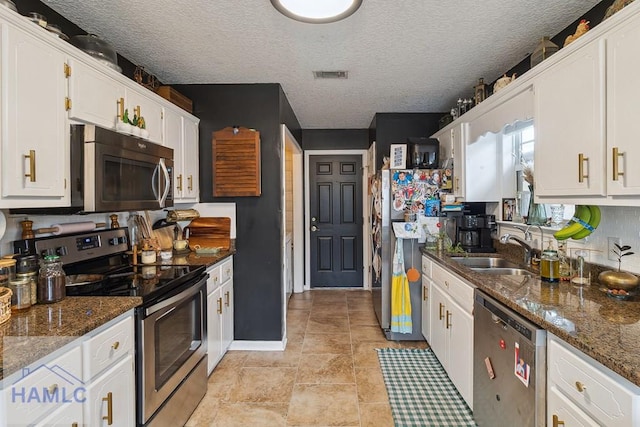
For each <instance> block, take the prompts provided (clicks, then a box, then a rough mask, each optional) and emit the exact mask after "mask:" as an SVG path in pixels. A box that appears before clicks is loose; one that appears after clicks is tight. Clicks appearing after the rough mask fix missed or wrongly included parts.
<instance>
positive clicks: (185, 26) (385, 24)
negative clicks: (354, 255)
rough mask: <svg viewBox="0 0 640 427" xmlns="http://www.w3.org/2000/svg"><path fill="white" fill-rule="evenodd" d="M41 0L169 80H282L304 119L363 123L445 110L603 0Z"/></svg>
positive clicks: (334, 125) (311, 125)
mask: <svg viewBox="0 0 640 427" xmlns="http://www.w3.org/2000/svg"><path fill="white" fill-rule="evenodd" d="M42 1H43V3H45V4H47V5H48V6H50V7H51V8H53V9H54V10H56V11H57V12H59V13H61V14H62V15H64V16H65V17H67V18H68V19H69V20H71V21H73V22H74V23H76V24H77V25H79V26H80V27H82V28H84V29H85V30H86V31H88V32H92V33H96V34H98V35H100V36H101V37H103V38H105V39H106V40H108V41H109V42H110V43H112V44H113V46H114V47H115V48H116V50H117V51H118V53H120V54H121V55H123V56H125V57H126V58H128V59H129V60H131V61H132V62H133V63H135V64H138V65H142V66H144V67H145V69H146V70H147V71H149V72H150V73H152V74H154V75H156V76H157V77H158V78H159V79H160V80H161V81H163V82H165V83H174V84H189V83H280V84H281V85H282V87H283V89H284V92H285V93H286V95H287V98H288V99H289V102H290V103H291V106H292V107H293V110H294V112H295V113H296V116H297V117H298V120H299V121H300V124H301V126H302V128H304V129H350V128H359V129H362V128H367V127H369V124H370V123H371V120H372V118H373V116H374V114H375V113H376V112H441V111H448V110H449V109H450V108H451V107H452V106H453V104H454V103H455V100H456V99H457V98H459V97H461V96H462V97H471V96H472V93H473V89H472V87H473V85H474V84H475V83H476V81H477V79H478V78H479V77H484V79H485V81H493V80H495V79H496V78H497V77H499V76H500V75H501V74H502V73H503V72H504V71H505V70H508V69H509V68H511V67H513V66H514V65H516V64H517V63H518V62H520V61H521V60H522V59H523V58H525V57H526V55H527V54H529V53H531V51H532V50H533V49H534V47H535V45H536V43H537V41H538V40H539V39H540V37H542V36H543V35H549V36H552V35H555V34H557V33H559V32H560V31H561V30H562V29H564V28H565V27H567V26H568V25H569V24H571V23H572V22H573V21H574V20H575V19H577V18H578V17H579V16H581V15H582V14H584V13H585V12H586V11H588V10H589V9H591V8H592V7H593V6H594V5H595V4H597V3H598V1H599V0H563V1H558V0H537V1H535V2H532V1H531V0H508V1H504V0H483V1H481V2H478V1H477V0H458V1H455V2H451V1H442V0H401V1H389V0H364V1H363V4H362V6H361V7H360V9H359V10H358V11H357V12H356V14H355V15H353V16H351V17H349V18H347V19H345V20H342V21H340V22H336V23H332V24H305V23H301V22H297V21H293V20H291V19H288V18H286V17H285V16H283V15H281V14H280V13H279V12H277V11H276V10H275V9H274V8H273V7H272V6H271V2H270V1H269V0H188V1H187V0H182V1H176V0H135V1H129V0H127V1H124V0H113V1H104V0H84V1H81V2H79V1H77V0H42ZM315 70H347V71H348V72H349V78H348V79H347V80H316V79H314V77H313V71H315Z"/></svg>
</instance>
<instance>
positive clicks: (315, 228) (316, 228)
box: [311, 225, 320, 231]
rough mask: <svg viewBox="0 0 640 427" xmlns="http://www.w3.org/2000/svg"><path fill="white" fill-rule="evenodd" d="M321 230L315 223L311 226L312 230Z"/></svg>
mask: <svg viewBox="0 0 640 427" xmlns="http://www.w3.org/2000/svg"><path fill="white" fill-rule="evenodd" d="M318 230H320V229H319V228H318V227H316V226H315V225H312V226H311V231H318Z"/></svg>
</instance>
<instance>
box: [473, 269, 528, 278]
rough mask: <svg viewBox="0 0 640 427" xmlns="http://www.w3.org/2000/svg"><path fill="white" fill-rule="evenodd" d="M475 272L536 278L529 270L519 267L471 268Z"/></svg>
mask: <svg viewBox="0 0 640 427" xmlns="http://www.w3.org/2000/svg"><path fill="white" fill-rule="evenodd" d="M471 269H472V270H473V271H477V272H478V273H483V274H499V275H503V276H535V273H532V272H531V271H529V270H525V269H524V268H519V267H515V268H514V267H489V268H473V267H472V268H471Z"/></svg>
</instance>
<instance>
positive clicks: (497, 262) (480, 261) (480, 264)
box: [451, 257, 526, 271]
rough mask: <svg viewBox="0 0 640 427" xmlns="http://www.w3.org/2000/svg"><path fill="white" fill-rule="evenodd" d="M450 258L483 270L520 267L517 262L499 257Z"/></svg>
mask: <svg viewBox="0 0 640 427" xmlns="http://www.w3.org/2000/svg"><path fill="white" fill-rule="evenodd" d="M451 259H452V260H453V261H455V262H457V263H460V264H462V265H465V266H467V267H469V268H471V269H473V270H476V269H478V270H483V269H488V268H515V269H519V268H520V266H519V265H518V264H516V263H513V262H511V261H507V260H506V259H504V258H500V257H451ZM525 271H526V270H525Z"/></svg>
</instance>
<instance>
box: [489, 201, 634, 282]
mask: <svg viewBox="0 0 640 427" xmlns="http://www.w3.org/2000/svg"><path fill="white" fill-rule="evenodd" d="M600 210H601V212H602V220H601V222H600V225H599V226H598V228H597V229H596V230H595V231H594V232H593V233H592V234H591V235H590V236H589V237H587V238H586V239H584V240H582V241H575V240H572V239H569V240H568V241H567V242H568V247H569V248H586V249H592V250H594V251H593V252H591V260H590V261H591V262H592V263H594V264H601V265H605V266H610V267H616V268H617V266H618V262H617V261H611V260H609V259H608V258H609V253H608V244H609V242H608V237H619V238H620V242H621V244H623V245H629V246H631V248H632V250H633V252H635V254H634V255H630V256H626V257H624V258H623V259H622V269H623V270H626V271H630V272H632V273H637V274H640V208H638V207H618V206H601V207H600ZM522 225H523V224H520V225H519V226H522ZM530 230H531V231H532V232H533V235H534V239H535V241H534V242H533V243H534V244H535V245H536V247H539V246H540V240H539V239H540V232H539V231H538V228H537V227H532V228H531V229H530ZM512 231H513V229H511V227H509V225H508V224H505V223H501V224H500V230H499V232H500V235H502V234H504V233H505V232H512ZM553 232H554V231H553V230H551V229H545V230H544V240H545V247H546V246H547V244H546V242H548V240H549V239H553ZM513 233H514V234H516V235H521V234H522V233H521V232H520V231H517V230H515V231H513ZM554 243H555V242H554Z"/></svg>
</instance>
